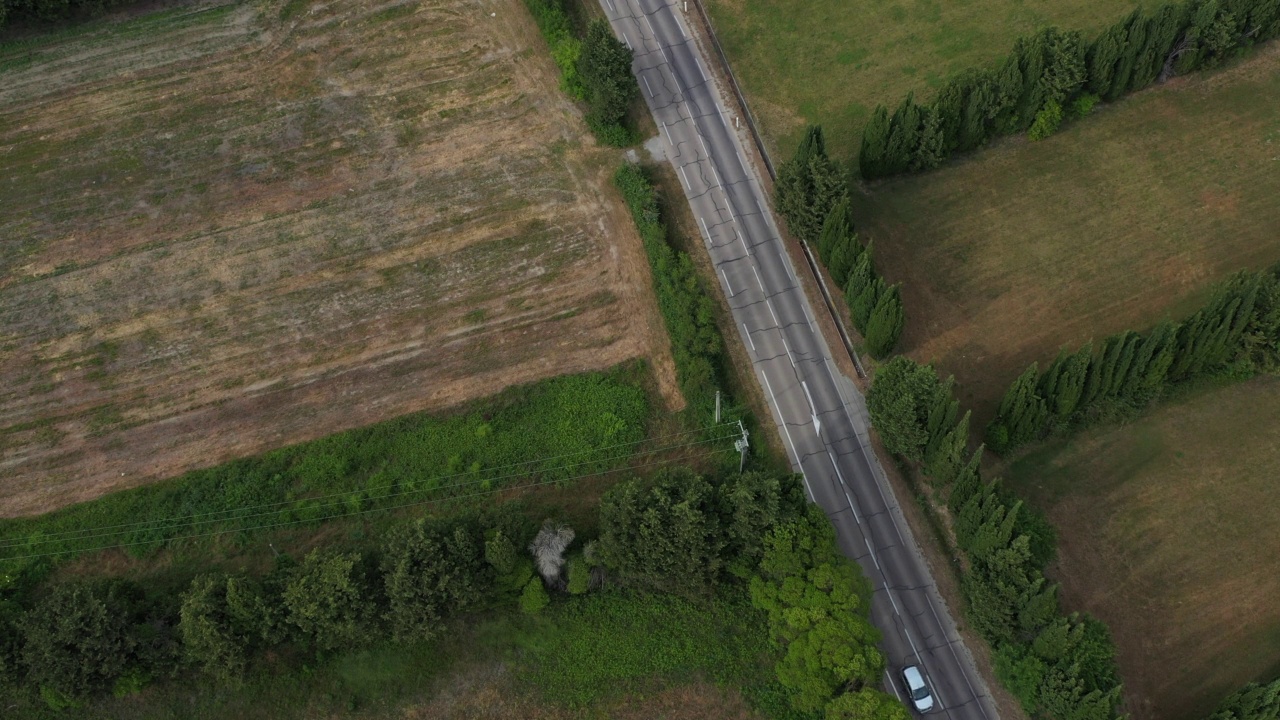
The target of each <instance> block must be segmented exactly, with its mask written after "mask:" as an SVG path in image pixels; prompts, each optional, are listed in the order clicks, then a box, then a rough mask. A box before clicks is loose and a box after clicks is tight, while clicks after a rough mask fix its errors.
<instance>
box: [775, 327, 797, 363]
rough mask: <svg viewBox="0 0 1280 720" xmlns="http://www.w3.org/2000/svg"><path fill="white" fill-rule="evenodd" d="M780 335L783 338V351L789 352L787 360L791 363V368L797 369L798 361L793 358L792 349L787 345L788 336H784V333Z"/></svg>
mask: <svg viewBox="0 0 1280 720" xmlns="http://www.w3.org/2000/svg"><path fill="white" fill-rule="evenodd" d="M778 335H780V336H781V337H782V349H783V350H786V351H787V359H788V360H790V361H791V367H795V366H796V359H795V358H794V357H792V355H791V347H790V346H789V345H787V336H786V335H783V334H782V333H778Z"/></svg>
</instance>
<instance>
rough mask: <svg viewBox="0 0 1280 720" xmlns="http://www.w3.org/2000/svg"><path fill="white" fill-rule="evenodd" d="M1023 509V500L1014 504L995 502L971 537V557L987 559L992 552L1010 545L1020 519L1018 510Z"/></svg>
mask: <svg viewBox="0 0 1280 720" xmlns="http://www.w3.org/2000/svg"><path fill="white" fill-rule="evenodd" d="M1021 509H1022V501H1017V502H1015V503H1014V504H1013V505H1006V504H1005V503H1003V502H997V503H994V504H993V505H992V506H991V508H990V514H988V515H987V517H986V518H985V519H984V520H983V521H982V523H981V524H980V525H979V526H978V527H977V529H976V530H975V531H974V533H973V537H972V538H970V539H969V547H968V550H969V557H970V558H971V559H979V560H985V559H986V558H988V557H990V555H991V553H993V552H995V551H996V550H999V549H1000V548H1004V547H1008V545H1009V542H1010V541H1011V540H1013V528H1014V525H1015V524H1016V523H1017V521H1018V511H1019V510H1021Z"/></svg>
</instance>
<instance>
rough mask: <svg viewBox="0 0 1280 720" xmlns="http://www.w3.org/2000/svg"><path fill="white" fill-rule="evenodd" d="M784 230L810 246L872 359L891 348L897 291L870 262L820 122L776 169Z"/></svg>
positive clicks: (898, 329)
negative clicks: (837, 289)
mask: <svg viewBox="0 0 1280 720" xmlns="http://www.w3.org/2000/svg"><path fill="white" fill-rule="evenodd" d="M774 197H775V203H776V206H777V209H778V212H779V213H780V214H781V215H782V217H783V219H784V220H786V223H787V229H788V230H790V231H791V233H792V234H793V235H795V236H796V237H798V238H800V240H801V241H802V242H804V243H805V244H807V245H808V246H809V247H810V248H811V249H816V252H815V254H816V256H817V257H818V259H819V260H820V261H821V262H822V264H823V266H825V267H826V268H827V271H828V272H829V273H830V274H831V278H832V279H833V280H835V282H836V284H837V285H838V286H839V287H840V288H841V289H842V290H843V291H844V298H845V302H846V303H847V304H848V306H849V314H850V316H851V317H852V320H853V325H854V327H855V328H857V330H858V332H859V333H860V334H861V335H862V337H863V339H865V340H866V343H867V350H868V351H869V352H870V353H871V354H872V355H873V356H875V357H877V358H883V357H885V356H887V355H888V354H889V353H890V352H892V350H893V348H894V346H896V345H897V343H898V337H899V336H900V335H901V334H902V328H903V326H904V325H905V324H906V316H905V314H904V313H903V309H902V294H901V292H900V290H899V287H898V286H897V285H886V284H885V282H884V278H882V277H881V276H880V274H879V273H877V272H876V269H875V265H874V264H873V262H872V252H871V245H870V244H868V245H866V246H863V245H862V243H860V242H858V235H857V233H855V232H854V225H853V217H852V214H851V213H850V209H849V185H848V182H847V180H846V179H845V175H844V172H843V171H842V170H841V169H840V168H839V167H838V166H837V165H836V164H835V163H834V162H832V161H831V158H830V157H828V156H827V149H826V141H825V139H824V137H823V134H822V128H821V126H809V128H808V129H807V130H806V131H805V136H804V139H803V140H801V142H800V146H799V147H798V148H796V152H795V155H794V156H793V157H792V158H791V160H789V161H788V162H786V163H784V164H783V165H782V167H780V168H779V169H778V180H777V183H776V184H775V187H774Z"/></svg>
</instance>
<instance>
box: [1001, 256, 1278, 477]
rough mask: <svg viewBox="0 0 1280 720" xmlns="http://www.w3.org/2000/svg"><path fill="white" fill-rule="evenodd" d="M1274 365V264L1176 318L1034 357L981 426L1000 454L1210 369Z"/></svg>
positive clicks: (1238, 371)
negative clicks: (1050, 356)
mask: <svg viewBox="0 0 1280 720" xmlns="http://www.w3.org/2000/svg"><path fill="white" fill-rule="evenodd" d="M1277 370H1280V265H1277V266H1276V267H1273V268H1271V269H1270V270H1265V271H1262V272H1254V273H1247V272H1246V273H1239V274H1237V275H1236V276H1234V277H1232V278H1231V279H1229V280H1227V281H1226V282H1225V283H1223V284H1221V285H1220V286H1219V287H1217V288H1216V289H1215V290H1214V292H1213V294H1212V296H1211V297H1210V299H1209V301H1208V302H1207V303H1206V304H1205V305H1204V306H1203V307H1202V308H1201V309H1200V310H1199V311H1197V312H1196V313H1195V314H1193V315H1192V316H1190V317H1189V318H1187V319H1185V320H1183V321H1182V322H1176V323H1175V322H1171V321H1165V322H1162V323H1160V324H1159V325H1156V326H1155V327H1154V328H1152V329H1151V330H1149V331H1147V332H1146V333H1138V332H1133V331H1126V332H1122V333H1117V334H1115V335H1112V336H1111V337H1108V338H1107V339H1106V340H1104V341H1103V342H1102V344H1101V347H1099V348H1098V349H1097V350H1096V351H1095V348H1094V347H1093V345H1092V344H1088V345H1085V346H1084V347H1081V348H1080V349H1078V350H1077V351H1075V352H1073V353H1069V352H1066V351H1065V350H1064V351H1062V352H1060V353H1059V354H1058V357H1057V358H1055V359H1054V360H1053V362H1051V363H1049V364H1048V365H1047V366H1046V367H1045V369H1044V370H1043V371H1041V370H1040V365H1039V363H1032V364H1031V366H1030V367H1028V368H1027V369H1026V370H1025V371H1024V372H1023V373H1022V374H1021V375H1019V376H1018V377H1017V379H1015V380H1014V381H1013V383H1012V384H1011V385H1010V386H1009V389H1008V390H1007V391H1006V392H1005V394H1004V398H1003V399H1002V400H1001V402H1000V408H999V412H998V413H997V415H996V418H995V420H993V421H992V422H991V424H990V425H989V426H988V427H987V430H986V438H987V444H988V446H990V447H991V449H992V450H994V451H996V452H1001V453H1002V452H1006V451H1008V450H1011V449H1013V448H1016V447H1018V446H1019V445H1022V444H1024V443H1027V442H1032V441H1035V440H1039V439H1041V438H1043V437H1045V436H1047V435H1049V434H1050V433H1052V432H1055V431H1057V430H1061V429H1068V428H1071V427H1077V426H1080V425H1083V424H1088V423H1090V422H1093V421H1095V420H1097V419H1098V418H1100V417H1107V416H1109V415H1112V414H1115V413H1117V412H1126V411H1132V410H1134V409H1139V408H1142V407H1145V406H1146V405H1148V404H1149V403H1151V402H1152V401H1153V400H1154V399H1156V398H1158V397H1159V396H1160V394H1161V392H1162V391H1163V390H1164V389H1165V388H1167V387H1169V386H1170V385H1174V384H1177V383H1182V382H1187V381H1190V380H1194V379H1196V378H1200V377H1205V376H1211V375H1224V374H1225V375H1230V376H1236V377H1248V376H1251V375H1253V374H1255V373H1259V372H1275V371H1277Z"/></svg>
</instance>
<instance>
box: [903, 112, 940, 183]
mask: <svg viewBox="0 0 1280 720" xmlns="http://www.w3.org/2000/svg"><path fill="white" fill-rule="evenodd" d="M946 158H947V149H946V137H945V136H944V131H943V129H942V121H941V119H940V118H939V117H938V113H937V112H935V111H934V110H933V109H931V108H928V107H922V108H920V141H919V143H918V144H917V146H916V152H915V155H914V156H913V157H912V158H911V169H912V170H932V169H933V168H936V167H938V166H939V165H941V164H942V161H943V160H945V159H946Z"/></svg>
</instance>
